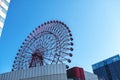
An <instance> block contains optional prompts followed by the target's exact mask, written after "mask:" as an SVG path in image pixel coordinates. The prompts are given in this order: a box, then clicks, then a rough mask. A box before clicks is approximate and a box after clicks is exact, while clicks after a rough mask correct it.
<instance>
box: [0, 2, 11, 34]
mask: <svg viewBox="0 0 120 80" xmlns="http://www.w3.org/2000/svg"><path fill="white" fill-rule="evenodd" d="M9 3H10V0H0V36H1V34H2V29H3V26H4V22H5V19H6V15H7V11H8V7H9Z"/></svg>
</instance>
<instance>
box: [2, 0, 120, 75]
mask: <svg viewBox="0 0 120 80" xmlns="http://www.w3.org/2000/svg"><path fill="white" fill-rule="evenodd" d="M119 4H120V0H50V1H49V0H11V3H10V6H9V11H8V14H7V18H6V21H5V25H4V29H3V33H2V36H1V38H0V73H3V72H8V71H10V70H11V68H12V64H13V61H14V57H15V56H16V53H17V51H18V49H19V47H20V45H21V44H22V42H23V41H24V39H25V38H26V36H27V35H29V33H30V32H31V31H32V30H33V29H35V28H36V27H37V26H38V25H40V24H42V23H43V22H46V21H49V20H60V21H63V22H64V23H65V24H67V25H68V26H69V27H70V29H71V31H72V34H73V38H74V44H75V45H74V51H73V55H74V56H73V57H72V58H71V60H72V63H70V64H69V65H70V66H71V67H72V66H79V67H83V68H84V70H86V71H90V72H92V68H91V65H92V64H94V63H96V62H98V61H101V60H104V59H106V58H108V57H111V56H113V55H116V54H119V53H120V5H119Z"/></svg>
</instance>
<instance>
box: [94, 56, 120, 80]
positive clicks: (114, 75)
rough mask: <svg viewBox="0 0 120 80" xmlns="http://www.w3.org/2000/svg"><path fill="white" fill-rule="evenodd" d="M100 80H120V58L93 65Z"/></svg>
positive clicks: (111, 58) (115, 57) (114, 57)
mask: <svg viewBox="0 0 120 80" xmlns="http://www.w3.org/2000/svg"><path fill="white" fill-rule="evenodd" d="M92 68H93V72H94V73H95V74H97V75H98V78H99V80H120V56H119V55H115V56H113V57H110V58H108V59H106V60H103V61H101V62H98V63H96V64H94V65H92Z"/></svg>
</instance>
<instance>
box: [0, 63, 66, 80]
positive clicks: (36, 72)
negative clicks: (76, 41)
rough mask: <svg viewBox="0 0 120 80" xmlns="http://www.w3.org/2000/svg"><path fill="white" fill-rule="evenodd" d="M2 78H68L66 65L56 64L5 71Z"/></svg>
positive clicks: (15, 79) (54, 79)
mask: <svg viewBox="0 0 120 80" xmlns="http://www.w3.org/2000/svg"><path fill="white" fill-rule="evenodd" d="M0 80H67V75H66V65H65V64H54V65H47V66H41V67H33V68H29V69H25V70H18V71H12V72H8V73H3V74H1V75H0Z"/></svg>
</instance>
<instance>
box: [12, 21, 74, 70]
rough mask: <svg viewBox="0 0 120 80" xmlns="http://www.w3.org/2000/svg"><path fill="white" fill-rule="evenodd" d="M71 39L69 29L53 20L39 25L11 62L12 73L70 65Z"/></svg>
mask: <svg viewBox="0 0 120 80" xmlns="http://www.w3.org/2000/svg"><path fill="white" fill-rule="evenodd" d="M72 46H73V38H72V34H71V30H70V29H69V27H68V26H67V25H66V24H64V23H63V22H61V21H57V20H53V21H48V22H45V23H44V24H41V25H40V26H38V27H37V28H35V30H33V31H32V32H31V33H30V34H29V35H28V36H27V38H26V39H25V40H24V42H23V43H22V45H21V46H20V49H19V50H18V52H17V54H16V57H15V60H14V62H13V66H12V71H16V70H20V69H26V68H31V67H37V66H43V65H48V64H59V63H65V62H68V63H70V62H71V60H70V59H69V58H70V57H72V56H73V55H72V53H71V51H73V48H72Z"/></svg>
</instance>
